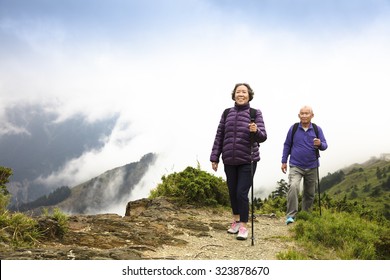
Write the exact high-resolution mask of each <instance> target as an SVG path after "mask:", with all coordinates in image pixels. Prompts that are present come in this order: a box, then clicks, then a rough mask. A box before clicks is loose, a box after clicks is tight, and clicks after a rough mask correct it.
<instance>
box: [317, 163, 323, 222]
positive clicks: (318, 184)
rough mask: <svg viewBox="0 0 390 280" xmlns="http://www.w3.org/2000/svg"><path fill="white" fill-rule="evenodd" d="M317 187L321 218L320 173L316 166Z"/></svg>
mask: <svg viewBox="0 0 390 280" xmlns="http://www.w3.org/2000/svg"><path fill="white" fill-rule="evenodd" d="M317 187H318V206H319V207H320V216H322V213H321V188H320V171H319V167H318V166H317Z"/></svg>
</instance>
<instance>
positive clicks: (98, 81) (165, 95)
mask: <svg viewBox="0 0 390 280" xmlns="http://www.w3.org/2000/svg"><path fill="white" fill-rule="evenodd" d="M216 14H217V13H214V15H216ZM219 16H221V15H219ZM226 18H228V17H225V18H224V17H223V16H221V17H220V19H224V20H226ZM193 20H194V19H193ZM229 20H231V22H220V23H218V21H216V20H212V18H208V19H207V20H205V21H204V23H202V22H201V21H202V19H199V21H198V22H196V24H194V25H193V26H191V27H190V28H188V29H185V28H180V27H178V28H175V27H174V26H172V28H173V30H172V35H169V33H168V32H166V30H165V32H164V33H163V34H156V36H157V39H154V40H153V39H152V38H149V40H145V45H144V46H143V47H144V49H141V48H140V46H142V42H135V43H134V46H136V48H135V47H133V46H132V43H131V42H129V40H128V37H127V39H126V40H125V41H124V42H121V41H115V42H107V41H106V40H102V41H101V42H100V43H98V44H96V45H93V44H85V45H78V44H70V45H69V46H67V45H66V44H65V45H63V41H62V39H61V38H63V37H62V35H61V34H64V33H62V32H60V31H59V30H56V31H55V32H54V34H57V35H56V36H54V37H55V38H56V44H53V45H50V44H46V46H52V47H50V48H49V49H51V51H50V52H48V53H47V54H46V55H45V56H44V55H43V53H38V54H37V53H35V54H36V56H34V52H33V55H32V57H28V59H27V60H23V61H22V60H18V59H17V58H16V57H13V59H8V60H7V61H6V62H5V63H2V64H1V65H0V74H1V75H0V77H1V78H0V90H1V92H0V100H1V102H2V103H3V104H4V103H7V102H11V103H12V102H18V100H22V99H23V100H26V99H28V100H31V101H37V102H41V101H47V100H49V101H51V102H55V103H56V104H58V105H59V106H60V107H59V112H61V114H62V116H63V118H66V117H67V116H69V115H72V114H75V113H80V112H82V113H84V114H86V115H87V116H88V117H89V119H90V120H91V121H93V120H95V119H99V118H101V117H104V116H107V115H111V114H113V113H119V114H120V119H119V122H118V125H117V127H116V128H115V129H114V132H113V134H112V135H111V137H110V138H109V139H107V141H106V144H105V146H104V147H103V148H102V149H101V150H99V151H92V152H88V153H86V154H84V155H82V156H81V157H80V158H77V159H73V160H72V161H69V163H68V164H67V165H66V166H65V167H64V169H63V170H61V171H59V172H58V173H56V174H52V175H51V176H50V177H49V178H46V180H47V181H50V182H52V181H55V180H57V181H60V180H66V178H67V176H68V175H69V174H72V176H73V178H74V183H76V181H79V182H81V181H83V180H87V179H89V178H91V177H92V176H96V175H98V174H100V173H99V172H103V171H105V170H107V169H110V168H113V167H116V166H119V165H123V164H126V163H128V162H131V161H137V160H138V159H139V158H140V157H141V156H142V154H145V153H148V152H157V153H161V154H162V155H163V156H162V159H160V161H159V162H158V164H156V167H155V172H154V173H153V176H151V178H152V177H153V178H152V179H151V180H152V181H153V182H155V181H156V180H157V179H158V178H160V177H161V176H162V175H163V174H164V173H166V172H167V171H168V172H170V171H180V170H181V169H182V168H184V167H186V166H187V165H191V166H194V165H196V163H197V160H198V161H199V162H200V164H201V166H202V168H203V169H205V170H207V171H210V172H212V171H211V168H210V164H209V162H208V158H209V154H210V151H211V146H212V143H213V139H214V134H215V131H216V128H217V123H218V121H219V118H220V116H221V114H222V111H223V109H225V108H226V107H229V106H232V105H233V101H232V100H231V99H230V92H231V90H232V88H233V86H234V84H235V83H236V82H241V81H245V82H248V83H250V84H251V86H252V87H253V88H254V90H255V98H254V100H253V102H252V106H253V107H257V108H260V109H261V110H262V111H263V114H264V119H265V123H266V128H267V130H268V135H269V139H268V140H267V141H266V142H265V143H264V144H263V145H262V146H261V154H262V160H261V162H260V164H259V168H258V171H257V175H256V177H255V183H256V186H257V188H258V189H261V188H264V187H269V186H273V185H275V184H276V181H278V180H280V179H281V178H283V177H284V176H285V175H283V174H282V173H281V171H280V159H281V152H282V145H283V141H284V138H285V136H286V133H287V129H288V128H289V126H290V125H292V124H293V123H294V122H295V121H297V120H298V119H297V113H298V110H299V108H300V107H301V106H302V105H304V104H309V105H311V106H312V107H313V108H314V111H315V118H314V119H313V121H315V122H316V123H318V124H319V125H320V126H321V127H322V128H323V130H324V132H325V136H326V137H327V140H328V143H329V149H328V151H326V152H324V153H323V156H322V158H321V162H322V167H321V172H322V174H323V175H325V174H326V173H327V172H333V171H336V168H342V167H344V166H345V165H348V164H350V163H352V162H361V161H364V160H366V159H368V158H369V157H371V156H376V155H379V154H380V153H382V152H389V148H390V147H389V145H388V141H387V139H388V136H389V133H388V131H387V130H386V129H385V128H386V127H387V124H388V123H389V121H390V120H389V116H388V114H386V112H387V106H388V105H386V103H385V102H384V100H383V98H384V96H385V94H386V93H388V92H389V90H390V85H389V83H388V81H387V80H388V76H389V73H390V69H389V67H390V66H389V65H390V56H389V52H388V49H389V47H390V42H389V39H388V36H386V34H388V31H389V27H388V26H389V24H388V20H387V19H384V18H378V19H377V20H376V21H375V22H373V23H371V25H367V26H365V28H363V29H362V30H360V31H359V32H357V31H354V32H353V34H345V36H341V34H340V33H337V30H335V33H337V36H335V37H334V38H333V37H332V36H331V35H329V34H327V35H326V36H324V38H322V37H321V34H319V35H317V36H315V37H313V38H311V37H310V34H305V33H304V32H303V33H300V32H299V31H298V30H290V29H288V26H285V27H284V28H280V29H272V30H267V28H266V26H251V25H250V22H249V21H242V20H239V19H234V18H231V19H229ZM186 27H188V26H186ZM156 29H157V32H156V33H158V28H157V26H156ZM42 32H43V33H46V31H45V30H43V31H42ZM124 32H125V30H124ZM149 32H150V30H149ZM343 32H345V29H343ZM86 36H88V34H86ZM49 37H50V36H49ZM29 38H30V39H31V37H29ZM34 38H35V40H36V38H41V37H34ZM45 39H46V40H48V38H45ZM86 41H87V40H86V39H85V38H84V39H83V42H84V43H85V42H86ZM30 42H31V40H30ZM59 42H60V43H59ZM94 42H96V41H94ZM151 42H153V44H151ZM30 44H31V45H34V46H36V42H32V43H30ZM55 46H56V47H55ZM34 50H37V48H34ZM42 58H44V59H42ZM41 59H42V60H41ZM3 106H4V105H3ZM217 175H220V176H222V177H224V174H223V171H222V168H221V170H220V171H218V173H217ZM156 178H157V179H156ZM143 184H144V185H148V183H147V182H143ZM149 185H150V184H149Z"/></svg>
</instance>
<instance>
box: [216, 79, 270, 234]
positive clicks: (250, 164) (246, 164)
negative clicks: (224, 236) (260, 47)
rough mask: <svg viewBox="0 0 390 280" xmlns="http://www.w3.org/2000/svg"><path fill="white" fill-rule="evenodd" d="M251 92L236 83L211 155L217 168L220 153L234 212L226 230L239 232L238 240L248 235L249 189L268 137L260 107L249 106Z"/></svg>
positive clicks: (219, 126)
mask: <svg viewBox="0 0 390 280" xmlns="http://www.w3.org/2000/svg"><path fill="white" fill-rule="evenodd" d="M253 95H254V92H253V90H252V88H251V87H250V86H249V85H248V84H246V83H239V84H236V85H235V87H234V89H233V92H232V99H233V100H234V101H235V103H234V107H232V108H229V109H226V110H225V112H224V114H223V115H222V117H221V120H220V122H219V125H218V129H217V133H216V136H215V140H214V145H213V148H212V152H211V156H210V161H211V164H212V168H213V170H214V171H217V170H218V163H219V158H220V155H221V154H222V161H223V163H224V170H225V174H226V181H227V185H228V188H229V196H230V203H231V207H232V213H233V222H232V224H231V226H230V228H229V229H228V233H232V234H236V233H238V235H237V239H238V240H246V239H247V238H248V230H247V223H248V218H249V198H248V193H249V190H250V188H251V186H252V182H253V177H252V176H253V175H254V173H255V171H256V166H257V162H258V161H259V160H260V152H259V143H262V142H264V141H265V140H267V132H266V130H265V126H264V121H263V115H262V113H261V111H260V110H259V109H253V108H250V104H249V102H250V101H251V100H252V99H253Z"/></svg>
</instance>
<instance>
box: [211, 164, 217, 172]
mask: <svg viewBox="0 0 390 280" xmlns="http://www.w3.org/2000/svg"><path fill="white" fill-rule="evenodd" d="M211 168H212V169H213V170H214V171H215V172H217V170H218V162H212V163H211Z"/></svg>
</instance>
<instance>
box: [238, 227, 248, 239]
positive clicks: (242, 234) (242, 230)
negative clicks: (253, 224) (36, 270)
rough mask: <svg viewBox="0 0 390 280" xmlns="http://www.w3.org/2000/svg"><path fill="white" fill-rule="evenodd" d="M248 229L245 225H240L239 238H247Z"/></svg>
mask: <svg viewBox="0 0 390 280" xmlns="http://www.w3.org/2000/svg"><path fill="white" fill-rule="evenodd" d="M247 239H248V230H247V229H246V228H245V227H240V229H239V230H238V234H237V240H247Z"/></svg>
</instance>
